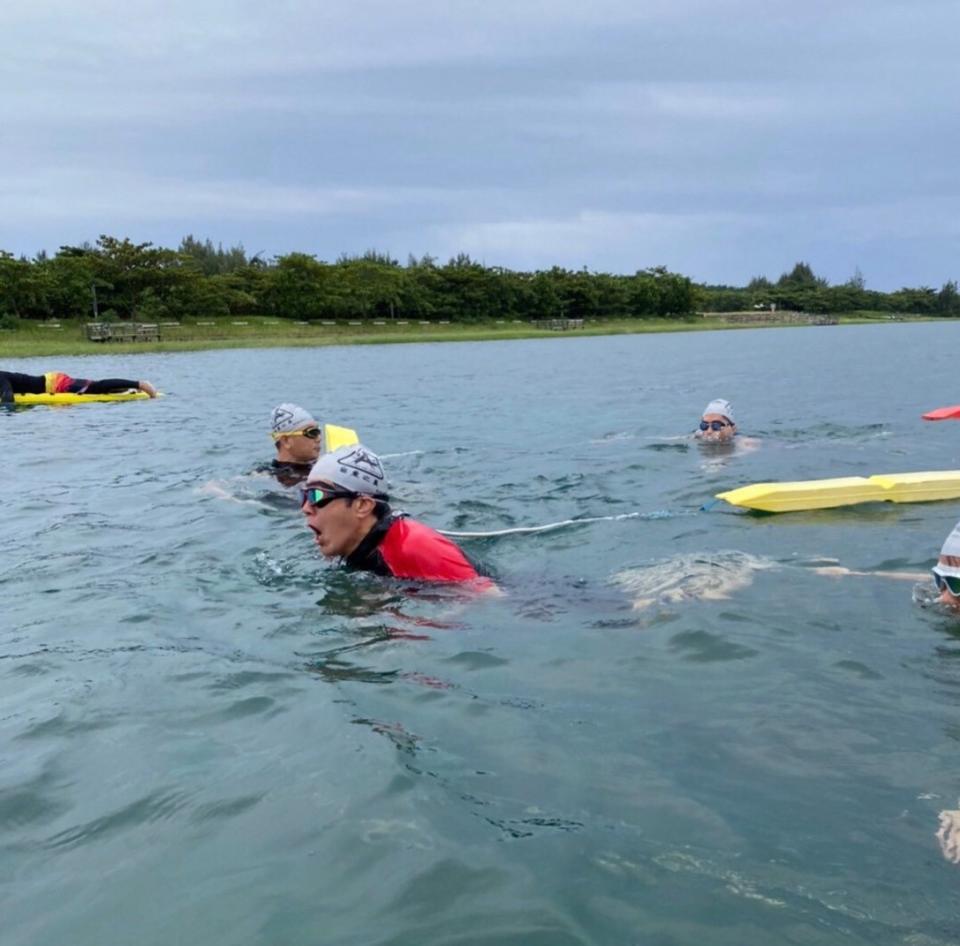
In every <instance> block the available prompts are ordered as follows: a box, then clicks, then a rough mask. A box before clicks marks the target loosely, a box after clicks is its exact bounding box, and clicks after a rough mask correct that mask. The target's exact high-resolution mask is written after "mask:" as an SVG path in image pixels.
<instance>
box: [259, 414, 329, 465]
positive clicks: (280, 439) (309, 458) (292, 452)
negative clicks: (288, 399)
mask: <svg viewBox="0 0 960 946" xmlns="http://www.w3.org/2000/svg"><path fill="white" fill-rule="evenodd" d="M270 435H271V436H272V437H273V442H274V444H275V445H276V448H277V460H278V461H279V462H280V463H302V464H310V463H313V462H315V461H316V459H317V457H319V456H320V451H321V449H322V447H323V444H322V431H321V430H320V425H319V424H317V422H316V421H315V420H314V419H313V417H312V416H311V415H310V413H309V412H308V411H306V410H304V409H303V408H302V407H300V405H299V404H279V405H277V407H275V408H274V409H273V413H272V414H271V415H270Z"/></svg>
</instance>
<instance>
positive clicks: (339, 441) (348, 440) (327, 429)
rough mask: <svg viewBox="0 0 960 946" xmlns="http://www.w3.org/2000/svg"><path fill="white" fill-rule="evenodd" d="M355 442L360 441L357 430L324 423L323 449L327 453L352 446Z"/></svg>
mask: <svg viewBox="0 0 960 946" xmlns="http://www.w3.org/2000/svg"><path fill="white" fill-rule="evenodd" d="M355 443H360V438H359V437H358V436H357V432H356V431H355V430H351V429H350V428H349V427H338V426H337V425H336V424H324V425H323V449H324V451H325V452H326V453H333V451H334V450H339V449H340V448H341V447H352V446H353V445H354V444H355Z"/></svg>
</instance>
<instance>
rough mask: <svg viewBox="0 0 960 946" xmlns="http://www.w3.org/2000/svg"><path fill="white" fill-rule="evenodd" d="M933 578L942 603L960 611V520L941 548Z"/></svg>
mask: <svg viewBox="0 0 960 946" xmlns="http://www.w3.org/2000/svg"><path fill="white" fill-rule="evenodd" d="M933 580H934V581H935V582H936V585H937V591H939V592H940V603H941V604H945V605H946V606H947V607H948V608H952V609H953V610H955V611H960V522H958V523H957V524H956V525H955V526H954V527H953V531H952V532H951V533H950V535H948V536H947V540H946V542H944V543H943V548H942V549H940V557H939V558H938V559H937V564H936V565H934V567H933Z"/></svg>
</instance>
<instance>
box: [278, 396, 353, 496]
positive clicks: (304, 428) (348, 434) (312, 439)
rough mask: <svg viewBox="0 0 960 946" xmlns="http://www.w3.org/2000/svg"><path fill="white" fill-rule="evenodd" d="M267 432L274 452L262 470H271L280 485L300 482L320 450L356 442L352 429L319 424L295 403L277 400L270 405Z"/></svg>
mask: <svg viewBox="0 0 960 946" xmlns="http://www.w3.org/2000/svg"><path fill="white" fill-rule="evenodd" d="M270 436H271V437H273V443H274V446H275V447H276V448H277V455H276V456H275V457H274V459H273V462H272V463H271V464H270V466H269V467H267V469H266V471H265V472H269V473H270V474H272V475H273V476H274V477H275V478H276V479H277V480H278V481H279V482H280V483H281V484H282V485H283V486H296V485H297V484H298V483H302V482H303V481H304V480H305V479H306V478H307V474H308V473H309V472H310V468H311V467H312V466H313V464H314V463H315V462H316V460H317V458H318V457H319V456H320V454H321V453H330V452H331V451H333V450H337V449H339V448H340V447H344V446H349V445H351V444H355V443H357V442H358V440H357V435H356V433H355V432H354V431H352V430H350V429H349V428H347V427H337V426H336V425H335V424H323V425H322V426H321V425H320V424H318V423H317V421H316V420H314V418H313V416H312V415H311V414H310V412H309V411H307V410H305V409H304V408H302V407H300V405H299V404H278V405H277V406H276V407H275V408H274V409H273V413H272V414H271V415H270Z"/></svg>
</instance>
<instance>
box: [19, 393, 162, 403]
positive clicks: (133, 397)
mask: <svg viewBox="0 0 960 946" xmlns="http://www.w3.org/2000/svg"><path fill="white" fill-rule="evenodd" d="M149 398H150V395H149V394H147V393H146V392H144V391H122V392H121V393H119V394H14V396H13V400H14V403H15V404H24V405H28V404H96V403H99V402H102V401H145V400H149Z"/></svg>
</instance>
